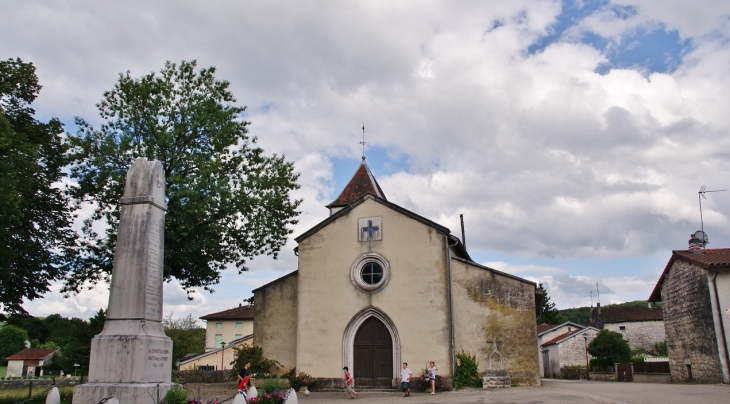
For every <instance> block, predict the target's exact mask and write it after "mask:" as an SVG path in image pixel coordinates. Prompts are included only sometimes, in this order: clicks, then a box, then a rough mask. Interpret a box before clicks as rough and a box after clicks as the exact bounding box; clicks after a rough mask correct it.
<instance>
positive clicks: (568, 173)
mask: <svg viewBox="0 0 730 404" xmlns="http://www.w3.org/2000/svg"><path fill="white" fill-rule="evenodd" d="M669 3H670V5H668V2H667V1H650V0H636V1H624V0H621V1H614V2H612V3H611V4H631V5H635V6H636V8H637V13H636V15H635V16H632V17H629V18H627V19H617V18H613V17H610V15H609V13H608V12H606V11H605V10H601V11H599V12H598V13H596V14H594V15H592V16H589V17H588V18H586V19H584V20H583V21H581V22H578V23H577V24H578V25H576V26H575V27H574V28H573V31H569V32H568V35H567V36H566V37H565V38H563V40H558V41H557V42H554V43H552V44H549V45H548V46H547V47H545V48H544V50H542V51H540V52H538V53H536V54H530V53H529V52H528V51H527V49H528V47H529V46H530V45H531V44H533V43H535V41H536V40H538V39H540V38H542V37H543V36H544V35H546V34H548V33H550V32H551V29H552V27H553V24H554V23H555V22H556V21H557V20H556V18H557V17H558V16H559V14H560V10H561V2H559V1H538V0H535V1H530V0H524V1H519V0H518V1H512V2H502V1H493V2H478V3H471V2H463V3H462V2H456V3H454V2H439V1H429V2H421V1H413V2H398V3H393V4H390V3H383V2H336V3H332V4H330V3H327V6H324V5H323V4H324V3H320V2H316V1H311V2H310V1H301V2H297V4H296V6H291V5H288V4H287V5H285V4H283V3H282V4H279V3H272V2H264V1H260V2H259V1H251V2H245V3H240V2H216V3H211V4H208V3H205V4H202V3H185V2H183V3H180V2H154V3H142V2H139V3H134V4H132V3H129V2H125V3H114V4H104V5H103V6H102V5H97V4H89V3H86V2H66V3H58V2H52V3H49V2H36V1H26V2H9V3H8V4H5V7H4V12H5V13H6V14H7V15H8V16H10V17H9V18H6V19H5V20H6V21H4V22H5V23H4V24H2V26H0V35H2V36H3V37H5V38H10V37H12V38H13V41H2V42H1V43H0V57H1V58H3V59H4V58H8V57H15V56H20V57H21V58H23V59H24V60H26V61H33V62H34V63H35V64H36V66H37V67H38V74H39V76H40V79H41V84H43V85H44V89H43V90H42V92H41V96H40V98H39V100H38V102H37V104H36V105H35V107H36V109H37V110H38V111H39V113H40V114H41V115H43V116H49V117H50V116H60V117H61V118H62V119H63V120H64V121H66V122H67V121H69V120H70V119H71V117H72V116H74V115H80V116H82V117H84V118H86V119H88V120H90V121H95V120H97V119H98V118H97V113H96V110H95V106H94V104H95V103H97V102H98V101H99V100H100V98H101V94H102V92H103V91H105V90H108V89H110V88H111V87H112V86H113V84H114V81H115V79H116V77H117V74H118V73H119V72H123V71H126V70H127V69H129V70H131V72H132V74H133V75H134V76H140V75H142V74H145V73H147V72H150V71H157V70H159V69H160V68H161V67H162V65H163V63H164V61H165V60H168V59H169V60H172V61H179V60H181V59H192V58H196V59H198V61H199V65H200V66H210V65H214V66H216V67H217V68H218V73H217V77H219V78H223V79H227V80H229V81H230V82H231V88H232V90H233V92H234V94H235V95H236V96H237V97H238V100H239V103H240V104H244V105H248V106H249V109H248V112H247V115H246V119H247V120H249V121H251V122H252V125H251V127H250V129H251V134H252V135H255V136H258V138H259V143H260V144H261V145H262V146H263V147H264V148H265V149H266V150H267V152H276V153H279V154H286V156H287V158H288V159H289V160H290V161H294V162H295V165H296V168H297V170H299V171H301V172H302V177H301V180H300V181H301V184H302V188H301V189H300V190H298V191H296V192H295V196H296V197H297V198H303V199H304V203H303V204H302V206H301V210H302V215H301V217H300V223H299V224H298V225H297V226H296V228H295V232H294V235H298V234H301V233H302V232H303V231H305V230H306V229H308V228H309V227H311V226H313V225H314V224H316V223H318V222H319V221H321V220H322V219H324V218H325V217H326V216H327V211H326V209H324V205H326V204H327V203H328V202H330V201H331V200H332V199H334V197H336V194H337V193H338V192H339V191H340V190H339V189H334V180H333V178H334V177H333V175H332V170H333V164H332V159H333V158H352V159H353V160H354V161H357V160H356V159H357V158H358V157H359V156H360V149H359V145H358V142H359V141H360V133H359V130H358V128H359V125H360V123H361V122H363V121H365V122H367V125H368V141H369V142H371V145H373V146H377V147H379V148H381V149H385V150H387V153H388V154H389V155H391V156H395V157H393V158H394V159H400V160H402V161H404V162H405V163H400V164H401V165H402V166H405V167H407V169H405V170H395V171H393V172H392V174H390V175H381V174H380V173H379V172H378V170H377V167H371V168H373V169H374V171H375V175H376V176H377V177H378V181H379V182H380V184H381V186H382V188H383V190H384V192H385V193H386V195H387V197H388V199H389V200H391V201H394V202H395V203H398V204H401V205H403V206H404V207H406V208H408V209H412V210H414V211H415V212H417V213H419V214H422V215H424V216H426V217H428V218H430V219H433V220H435V221H437V222H439V223H442V224H444V225H447V226H450V227H451V228H452V229H456V228H458V214H459V213H464V214H465V216H466V220H467V239H468V242H469V247H470V250H471V251H492V252H497V253H501V254H516V255H521V256H524V257H529V258H534V259H540V258H545V257H555V256H561V257H567V258H575V257H582V258H587V259H591V258H598V257H642V256H647V255H651V254H655V253H657V252H660V251H669V250H671V249H676V248H682V247H684V246H685V245H686V240H687V236H688V235H689V234H690V233H692V232H693V231H695V230H697V229H698V228H699V212H698V206H697V202H696V199H697V195H696V192H697V190H698V188H699V187H700V186H701V185H702V184H705V185H708V187H710V189H713V188H721V189H722V188H727V187H728V184H727V178H728V177H730V175H729V174H730V153H728V152H727V150H730V136H728V135H729V134H730V115H729V114H728V113H727V110H728V101H727V94H728V93H730V71H728V69H727V66H728V65H730V45H728V41H727V39H728V38H730V23H728V15H730V3H728V2H726V1H706V2H702V1H700V2H693V3H691V4H690V3H686V2H683V1H679V0H671V1H670V2H669ZM660 26H661V27H664V29H666V30H673V29H676V30H678V32H679V35H680V36H681V37H682V38H683V39H688V40H690V41H691V44H692V46H691V47H690V48H689V49H688V50H687V53H686V55H684V59H683V61H682V63H681V64H679V65H678V67H677V70H676V71H675V72H673V73H672V74H662V73H652V74H646V72H644V71H637V70H634V69H614V70H611V71H610V72H608V73H607V74H604V75H601V74H598V73H596V72H595V70H596V68H597V67H598V66H599V65H601V64H602V63H604V62H606V58H605V56H604V54H603V50H602V49H595V48H593V47H591V46H589V45H586V44H581V43H576V42H574V41H572V40H571V38H570V36H569V35H571V33H575V32H585V31H586V30H590V31H591V32H596V33H600V34H602V35H605V36H607V37H609V38H614V39H616V38H621V37H622V36H623V35H624V34H625V33H627V32H631V31H632V30H636V29H638V28H646V27H660ZM391 166H392V165H391ZM347 174H349V173H347ZM728 198H730V193H718V194H713V195H712V196H710V197H709V199H708V201H707V202H706V203H705V204H703V208H704V218H705V228H706V231H707V232H708V234H709V236H710V241H711V242H712V243H713V244H711V246H717V247H725V246H728V245H730V230H728V229H729V227H728V224H729V223H730V204H728V203H727V202H728ZM295 245H296V243H295V242H293V241H290V243H289V244H288V245H287V246H286V247H285V249H284V250H283V251H282V254H281V256H280V260H279V261H270V260H267V259H265V258H263V259H257V260H254V261H253V262H252V263H251V264H252V265H251V268H252V271H256V270H260V271H262V273H263V272H264V271H271V272H268V273H267V274H268V275H266V276H263V275H262V276H261V278H256V279H257V281H258V280H263V278H267V279H273V278H275V277H277V276H278V274H284V273H286V271H288V270H293V269H296V257H294V255H293V254H292V253H291V249H292V248H294V246H295ZM536 265H537V264H536ZM510 267H511V269H512V270H515V271H521V272H520V273H521V274H530V273H533V274H536V275H541V276H542V275H545V274H548V275H549V276H553V277H556V278H555V279H558V278H557V277H558V276H573V277H576V278H575V280H578V281H583V280H582V278H580V279H578V278H577V277H578V276H582V274H579V273H576V271H568V272H567V274H566V273H564V272H558V271H556V272H550V271H552V270H553V269H552V268H551V267H550V265H537V267H534V268H527V267H524V268H522V267H521V266H518V265H514V266H511V265H510V266H508V267H507V268H510ZM538 267H540V268H538ZM540 270H543V271H545V272H540ZM555 270H557V268H556V269H555ZM232 272H234V271H232ZM606 275H607V276H602V277H601V279H603V280H604V281H605V282H606V285H607V286H608V287H609V288H610V289H611V290H614V291H617V290H618V291H617V292H616V293H619V294H620V296H629V295H630V294H623V295H621V293H623V292H620V290H624V289H625V290H633V289H631V288H632V287H633V286H631V285H635V286H636V285H644V286H645V287H648V286H647V285H649V283H651V282H648V281H647V282H644V283H643V284H642V283H641V282H643V281H640V280H631V279H629V281H627V282H629V283H628V284H626V285H624V286H625V287H621V288H620V287H619V285H618V284H611V283H609V280H608V279H610V276H608V275H611V274H606ZM546 276H547V275H546ZM591 276H593V274H591ZM224 277H225V278H226V279H230V278H229V277H228V275H225V276H224ZM249 277H254V276H253V272H251V273H249V274H244V275H242V276H241V277H240V278H241V279H247V278H249ZM236 279H238V278H236ZM536 279H537V278H536ZM546 279H547V278H546ZM550 279H552V278H550ZM560 279H562V278H560ZM566 279H567V278H566ZM568 280H570V279H568ZM568 280H566V281H565V282H567V283H565V285H567V284H568V283H569V282H568ZM592 280H593V278H590V281H592ZM585 281H586V282H588V281H589V280H588V279H586V280H585ZM554 282H557V281H554ZM576 282H577V281H576ZM617 282H618V281H617ZM632 282H633V283H632ZM576 284H577V283H576ZM561 285H562V284H561ZM251 286H253V285H247V286H246V287H251ZM561 287H562V286H561ZM565 287H567V286H565ZM636 287H639V286H636ZM218 289H219V290H222V289H223V287H222V286H221V287H219V288H218ZM559 289H560V288H556V290H559ZM249 291H250V289H249ZM54 293H57V292H54ZM247 293H248V291H242V292H240V293H239V294H240V295H243V294H247ZM561 293H563V292H561ZM564 293H565V296H566V299H569V300H568V301H571V302H577V301H578V300H577V297H575V296H573V295H571V294H570V293H568V292H564ZM586 293H587V292H586ZM631 293H634V292H631ZM635 294H636V296H638V295H640V293H639V292H636V293H635ZM206 296H208V299H209V300H208V301H207V302H206V305H219V306H220V307H223V308H227V307H232V306H233V305H237V304H238V301H239V300H240V296H238V295H235V294H234V293H233V292H231V294H230V295H228V294H226V295H223V293H222V292H221V294H218V295H212V296H210V295H206ZM228 296H231V297H230V298H229V297H228ZM617 296H619V295H617ZM631 296H633V295H631ZM642 296H643V295H642ZM245 297H247V296H245ZM621 298H623V297H621ZM226 299H229V300H226ZM218 301H221V302H222V303H218ZM64 304H69V305H70V306H68V307H76V306H73V305H72V304H71V303H64ZM74 304H75V303H74ZM185 304H187V303H185V302H179V303H175V305H176V306H175V308H176V310H183V311H184V310H191V309H192V307H189V308H188V307H187V306H185ZM177 305H179V307H177ZM224 306H226V307H224ZM59 307H61V306H59ZM62 307H66V306H63V305H62ZM78 307H79V309H78V310H83V308H82V306H78ZM216 307H218V306H216ZM210 308H211V309H213V307H210ZM64 310H65V309H64ZM69 310H70V309H69ZM210 311H211V312H212V311H215V310H210ZM79 312H81V311H79Z"/></svg>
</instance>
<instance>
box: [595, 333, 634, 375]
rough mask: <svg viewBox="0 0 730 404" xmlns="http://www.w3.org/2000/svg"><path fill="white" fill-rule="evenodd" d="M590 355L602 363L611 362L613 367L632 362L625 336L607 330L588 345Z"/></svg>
mask: <svg viewBox="0 0 730 404" xmlns="http://www.w3.org/2000/svg"><path fill="white" fill-rule="evenodd" d="M588 353H590V354H591V356H593V357H595V358H598V359H599V361H600V362H601V363H606V362H608V361H610V364H611V365H613V364H614V363H629V362H630V361H631V348H629V344H628V343H627V342H626V341H624V338H623V335H622V334H620V333H618V332H614V331H609V330H605V329H604V330H601V331H600V332H599V333H598V335H596V338H594V339H593V341H591V342H590V343H589V344H588ZM602 366H606V365H605V364H604V365H602Z"/></svg>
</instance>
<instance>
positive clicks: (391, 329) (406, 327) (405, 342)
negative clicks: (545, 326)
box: [253, 157, 542, 389]
mask: <svg viewBox="0 0 730 404" xmlns="http://www.w3.org/2000/svg"><path fill="white" fill-rule="evenodd" d="M327 208H329V217H327V218H326V219H324V220H322V221H321V222H320V223H319V224H317V225H316V226H314V227H312V228H311V229H309V230H307V231H306V232H304V233H303V234H301V235H300V236H299V237H297V238H296V242H297V243H298V246H297V247H296V248H295V250H294V252H295V254H297V256H298V268H297V270H296V271H294V272H291V273H289V274H287V275H285V276H283V277H281V278H279V279H277V280H275V281H273V282H271V283H269V284H266V285H264V286H262V287H260V288H258V289H256V290H254V291H253V292H254V302H255V304H254V331H253V332H254V338H253V339H254V341H255V344H256V345H258V346H260V347H262V349H263V354H264V356H266V357H267V358H269V359H275V360H277V361H279V362H280V363H281V364H282V365H283V368H282V369H279V371H280V372H285V371H288V370H289V369H291V368H296V371H297V372H302V371H304V372H307V373H309V374H311V375H313V376H315V377H317V378H318V381H317V383H316V384H315V386H314V388H321V389H327V388H341V387H343V385H342V384H341V378H342V368H343V367H345V366H347V367H349V369H350V370H351V372H352V374H353V377H354V378H355V384H356V386H360V387H362V386H387V387H390V386H395V385H396V379H397V377H398V376H399V375H400V373H399V372H400V368H401V364H402V363H403V362H408V365H409V367H410V369H411V370H412V371H413V373H414V377H417V376H419V375H420V373H421V371H422V369H425V368H426V367H427V366H428V364H429V362H435V363H436V366H437V367H438V372H437V373H438V374H439V375H440V376H442V377H443V378H444V382H445V385H447V386H449V385H450V384H451V381H452V375H453V374H454V366H455V362H456V360H455V357H456V355H457V354H459V353H460V352H462V351H463V352H466V353H469V354H472V355H476V358H477V361H478V366H479V371H480V373H481V372H484V371H487V370H490V369H494V370H497V369H498V370H500V371H501V372H502V373H504V372H505V371H506V372H508V374H509V376H510V377H511V384H512V385H535V384H539V383H540V370H539V364H538V355H537V350H536V349H535V343H536V341H537V326H536V321H535V318H536V311H537V310H539V308H540V307H541V306H542V295H541V294H539V292H538V289H537V285H536V284H535V283H533V282H530V281H528V280H525V279H522V278H519V277H517V276H514V275H510V274H507V273H503V272H500V271H497V270H494V269H492V268H488V267H486V266H483V265H479V264H478V263H476V262H474V261H472V259H471V258H470V257H469V253H468V252H467V251H466V248H465V246H464V244H463V243H462V242H461V240H459V238H457V237H455V236H454V235H452V234H451V232H450V231H449V229H448V228H446V227H444V226H441V225H439V224H437V223H434V222H432V221H431V220H429V219H427V218H425V217H422V216H420V215H418V214H416V213H414V212H411V211H409V210H407V209H405V208H402V207H400V206H398V205H396V204H394V203H392V202H389V201H388V200H387V198H386V197H385V194H384V193H383V190H382V189H381V188H380V186H379V185H378V182H377V181H376V180H375V177H374V176H373V174H372V172H371V171H370V169H369V168H368V166H367V164H366V163H365V158H364V157H363V161H362V164H361V165H360V166H359V168H358V170H357V171H356V172H355V175H354V176H353V177H352V179H351V180H350V182H349V183H348V184H347V186H346V187H345V189H344V190H343V191H342V193H341V194H340V196H339V197H338V198H337V199H336V200H335V201H334V202H332V203H331V204H329V205H328V206H327Z"/></svg>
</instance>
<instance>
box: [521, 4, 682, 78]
mask: <svg viewBox="0 0 730 404" xmlns="http://www.w3.org/2000/svg"><path fill="white" fill-rule="evenodd" d="M606 10H609V11H611V12H613V13H614V15H615V17H617V18H619V19H623V20H626V19H629V18H631V17H634V16H636V15H637V13H638V11H637V10H636V8H635V7H632V6H615V5H611V4H610V1H608V0H601V1H595V2H587V3H585V4H580V2H577V1H574V0H564V1H563V9H562V13H561V14H560V15H559V16H558V18H557V21H556V22H555V24H553V25H552V26H551V27H550V29H549V34H548V35H546V36H544V37H542V38H540V39H539V40H537V41H536V42H535V43H533V44H532V45H530V46H529V47H528V48H527V51H528V53H529V54H531V55H532V54H536V53H539V52H542V51H543V50H545V48H547V47H548V46H550V45H551V44H553V43H556V42H559V41H561V39H562V38H563V35H564V33H565V32H566V31H567V30H569V29H570V28H572V27H574V26H576V25H577V24H579V23H580V22H581V21H582V20H583V19H585V18H587V17H589V16H591V15H592V14H594V13H596V12H605V11H606ZM579 40H580V43H583V44H586V45H589V46H591V47H593V48H595V49H598V50H599V51H601V52H602V53H603V55H604V56H605V57H606V59H608V62H607V63H604V64H601V65H600V66H599V67H598V68H597V69H596V72H597V73H600V74H605V73H608V72H609V71H610V70H611V69H636V70H639V71H641V72H642V73H644V74H649V73H654V72H660V73H671V72H673V71H674V70H676V69H677V67H678V66H679V65H680V64H681V62H682V57H683V55H684V54H685V53H686V51H687V49H688V48H689V47H690V46H691V41H690V40H689V39H685V40H682V39H681V38H680V37H679V32H677V31H676V30H674V31H667V30H666V26H665V25H664V24H656V25H654V26H651V27H648V28H647V27H641V28H639V29H636V30H634V31H629V32H626V33H624V35H623V36H622V37H621V38H620V40H619V41H615V40H613V39H611V38H604V37H602V36H600V35H598V34H596V33H593V32H583V33H581V36H580V39H579Z"/></svg>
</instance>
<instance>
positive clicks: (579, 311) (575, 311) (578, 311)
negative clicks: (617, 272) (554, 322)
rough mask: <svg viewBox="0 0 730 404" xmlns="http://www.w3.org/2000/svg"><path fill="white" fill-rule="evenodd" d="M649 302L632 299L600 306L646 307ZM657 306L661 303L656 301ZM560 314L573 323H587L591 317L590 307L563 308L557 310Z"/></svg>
mask: <svg viewBox="0 0 730 404" xmlns="http://www.w3.org/2000/svg"><path fill="white" fill-rule="evenodd" d="M648 304H649V302H648V301H646V300H634V301H633V302H625V303H617V304H608V305H606V306H602V307H603V308H607V309H613V308H619V307H647V305H648ZM656 305H657V306H661V303H657V304H656ZM558 312H559V313H560V314H562V315H563V316H565V318H567V319H568V320H567V321H572V322H574V323H578V324H588V323H589V322H590V318H591V308H590V307H574V308H572V309H563V310H558Z"/></svg>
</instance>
